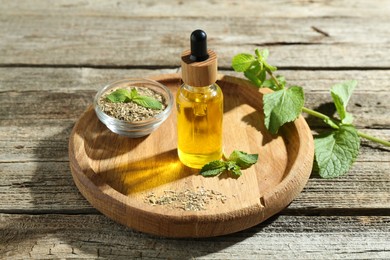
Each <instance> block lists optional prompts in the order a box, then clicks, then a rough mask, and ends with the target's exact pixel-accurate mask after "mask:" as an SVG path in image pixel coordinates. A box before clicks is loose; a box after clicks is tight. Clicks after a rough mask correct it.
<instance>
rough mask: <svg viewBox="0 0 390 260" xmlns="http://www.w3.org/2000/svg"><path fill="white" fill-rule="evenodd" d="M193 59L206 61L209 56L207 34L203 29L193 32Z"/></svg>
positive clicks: (191, 57) (191, 58)
mask: <svg viewBox="0 0 390 260" xmlns="http://www.w3.org/2000/svg"><path fill="white" fill-rule="evenodd" d="M190 39H191V55H190V60H191V61H204V60H207V59H208V58H209V55H208V54H207V34H206V33H205V32H204V31H202V30H195V31H193V32H192V33H191V38H190Z"/></svg>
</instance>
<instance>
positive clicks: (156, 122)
mask: <svg viewBox="0 0 390 260" xmlns="http://www.w3.org/2000/svg"><path fill="white" fill-rule="evenodd" d="M129 86H135V87H145V88H149V89H152V90H154V91H156V92H158V93H160V94H162V95H163V96H164V99H165V101H166V104H167V107H166V108H165V109H164V110H163V111H162V112H161V113H159V114H157V115H155V116H153V117H151V118H148V119H145V120H142V121H134V122H129V121H124V120H119V119H117V118H114V117H112V116H109V115H107V114H106V113H104V112H103V111H102V110H101V109H100V107H99V105H98V101H99V100H100V97H101V96H102V95H103V94H105V93H106V92H108V91H110V90H112V89H117V88H124V87H129ZM93 106H94V108H95V112H96V115H97V117H98V118H99V120H100V121H101V122H102V123H103V124H105V125H106V126H107V127H108V128H109V129H110V130H111V131H112V132H114V133H116V134H119V135H124V136H128V137H132V138H137V137H142V136H145V135H148V134H150V133H151V132H153V131H154V130H156V129H157V128H158V127H159V126H160V125H161V124H162V123H163V122H164V121H165V120H166V119H167V118H168V116H169V115H170V114H171V112H172V107H173V96H172V93H171V91H170V90H169V89H168V88H167V87H165V86H164V85H162V84H161V83H159V82H157V81H154V80H150V79H143V78H130V79H123V80H118V81H115V82H112V83H110V84H108V85H106V86H105V87H103V88H102V89H101V90H100V91H99V92H98V93H97V94H96V96H95V99H94V102H93Z"/></svg>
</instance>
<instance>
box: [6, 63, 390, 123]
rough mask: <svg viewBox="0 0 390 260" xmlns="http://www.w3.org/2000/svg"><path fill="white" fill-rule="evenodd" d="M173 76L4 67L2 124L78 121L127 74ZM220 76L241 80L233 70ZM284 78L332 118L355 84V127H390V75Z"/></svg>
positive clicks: (132, 72) (309, 73)
mask: <svg viewBox="0 0 390 260" xmlns="http://www.w3.org/2000/svg"><path fill="white" fill-rule="evenodd" d="M174 71H176V69H168V70H110V69H108V70H107V69H89V68H82V69H73V68H72V69H63V68H57V69H53V68H45V69H41V68H0V72H2V73H1V74H0V75H1V76H0V78H1V81H0V82H1V83H0V84H1V85H0V86H1V92H0V99H1V102H2V106H1V108H0V109H1V110H0V119H1V120H2V122H3V123H2V124H4V125H10V124H11V125H18V126H28V125H31V122H30V120H32V121H35V120H53V121H57V120H70V119H71V120H76V119H77V118H78V117H79V115H81V113H82V112H83V111H84V110H85V109H86V107H87V106H88V105H90V104H91V103H92V100H93V96H94V95H95V93H96V92H97V90H98V89H99V88H101V87H102V86H104V85H105V84H107V83H108V82H110V81H113V80H114V79H121V78H124V77H126V76H128V75H130V76H132V77H137V76H143V77H147V76H151V75H158V74H161V73H167V72H174ZM220 72H221V73H226V74H232V75H238V76H240V74H238V73H233V72H231V71H230V72H229V71H223V70H221V71H220ZM281 74H283V75H285V76H286V77H287V78H288V79H289V78H291V84H298V85H302V86H303V87H304V89H305V91H306V106H307V107H309V108H314V109H319V110H320V111H321V112H324V113H328V114H329V113H330V114H332V113H333V112H334V107H333V106H332V105H331V104H329V102H331V97H330V94H329V89H330V87H331V86H332V85H333V84H336V83H339V82H342V81H344V80H346V79H357V80H359V81H360V84H359V86H358V88H357V89H356V91H355V93H354V95H353V96H352V98H351V101H350V105H349V107H348V109H349V111H350V112H351V113H353V114H354V116H355V124H356V125H357V126H358V127H360V128H388V127H389V125H390V117H389V116H388V111H390V104H389V103H388V102H385V100H388V99H389V98H390V96H389V95H390V94H389V93H388V91H386V89H387V88H388V85H389V84H388V83H386V82H390V72H389V71H381V70H377V71H365V72H360V71H346V72H341V71H337V72H335V71H295V72H294V71H290V70H286V71H281ZM20 75H23V77H20ZM378 81H379V82H380V83H381V84H378ZM382 83H383V84H382ZM32 96H33V97H34V98H31V97H32ZM43 107H44V109H43ZM308 122H309V124H310V126H312V127H318V126H321V125H323V124H322V122H321V120H317V119H314V118H309V119H308Z"/></svg>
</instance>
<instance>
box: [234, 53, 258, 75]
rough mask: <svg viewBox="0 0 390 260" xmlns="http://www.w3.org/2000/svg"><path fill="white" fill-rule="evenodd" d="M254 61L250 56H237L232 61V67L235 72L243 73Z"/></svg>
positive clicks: (245, 54) (242, 54)
mask: <svg viewBox="0 0 390 260" xmlns="http://www.w3.org/2000/svg"><path fill="white" fill-rule="evenodd" d="M254 61H256V59H255V57H253V55H251V54H247V53H241V54H237V55H236V56H234V57H233V59H232V67H233V69H234V70H235V71H237V72H243V71H246V70H248V69H249V68H250V67H251V65H252V63H253V62H254Z"/></svg>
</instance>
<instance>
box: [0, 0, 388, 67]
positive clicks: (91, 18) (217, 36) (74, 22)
mask: <svg viewBox="0 0 390 260" xmlns="http://www.w3.org/2000/svg"><path fill="white" fill-rule="evenodd" d="M47 5H48V4H47ZM51 5H52V4H50V5H48V6H51ZM39 6H40V7H39ZM48 6H46V5H45V3H44V2H43V3H42V2H40V1H31V2H30V1H29V2H28V3H20V4H17V5H16V4H14V3H12V1H3V2H2V5H1V7H0V8H1V9H0V12H1V14H2V15H1V18H0V37H1V38H2V41H1V42H0V57H2V59H1V60H0V64H3V65H12V64H14V65H15V64H16V65H18V64H31V65H32V64H34V65H44V64H46V65H50V64H51V65H64V66H66V65H71V66H103V67H110V66H111V67H118V66H130V67H137V66H150V67H156V66H157V67H161V66H177V65H178V63H179V62H180V54H181V52H182V51H183V50H185V49H188V48H189V43H188V39H189V34H190V33H191V32H192V31H193V30H194V29H197V28H194V26H195V24H196V27H199V28H202V29H204V30H205V31H206V32H207V33H208V35H209V48H211V49H213V50H215V51H216V52H217V55H218V56H219V64H220V66H222V67H225V68H228V67H230V62H231V58H232V57H233V56H234V55H236V54H238V53H240V52H252V51H253V50H254V48H256V47H267V48H269V49H270V52H271V57H270V59H269V61H270V63H271V64H274V65H276V66H279V67H305V68H312V67H320V68H341V67H348V68H351V67H359V68H367V67H371V68H378V67H379V68H389V67H390V61H389V60H388V59H384V58H383V56H385V55H386V53H387V50H388V49H389V48H390V45H389V42H388V41H387V40H386V39H387V36H388V28H389V26H390V21H389V19H387V16H385V15H384V14H385V11H384V10H386V9H385V8H386V6H388V3H387V2H386V1H380V2H379V3H377V2H375V3H371V4H368V3H366V2H364V1H360V2H358V3H355V2H351V1H343V2H342V3H341V4H340V6H342V8H341V9H338V6H337V5H335V4H325V3H321V2H313V3H311V2H306V1H302V2H296V3H289V2H284V1H281V2H280V3H270V2H268V1H264V2H263V1H261V2H258V1H257V2H254V1H240V2H227V3H224V2H223V3H214V2H207V1H201V2H200V3H198V2H197V1H196V2H195V3H191V2H185V3H182V4H180V2H179V3H176V2H175V1H171V2H168V3H162V4H156V3H155V2H150V3H149V4H147V3H137V2H135V1H131V2H129V3H122V2H119V4H116V3H114V2H113V3H111V4H108V3H101V4H96V6H95V5H94V4H89V3H87V2H84V1H81V0H80V1H74V2H73V3H68V2H67V1H58V2H57V3H56V4H55V6H53V9H51V7H50V8H49V7H48ZM347 6H353V8H352V10H348V11H346V9H347ZM159 8H161V9H159ZM167 8H168V9H169V10H167V11H166V12H164V10H166V9H167ZM354 9H357V10H360V11H357V12H355V13H354V12H353V10H354ZM137 10H138V11H137ZM183 10H186V11H183ZM205 10H208V12H205ZM211 10H218V11H215V12H212V11H211ZM249 10H250V11H249ZM294 10H299V12H294ZM361 10H367V13H365V12H363V11H361ZM343 11H344V12H343ZM247 12H249V15H247ZM373 12H375V13H376V15H370V13H373ZM205 13H207V14H211V13H213V14H212V15H205ZM231 13H236V15H231ZM244 13H245V14H244ZM308 14H309V16H306V15H308ZM48 25H50V26H48ZM167 28H169V29H167ZM243 28H250V29H246V30H245V31H243ZM138 53H142V55H138Z"/></svg>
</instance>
